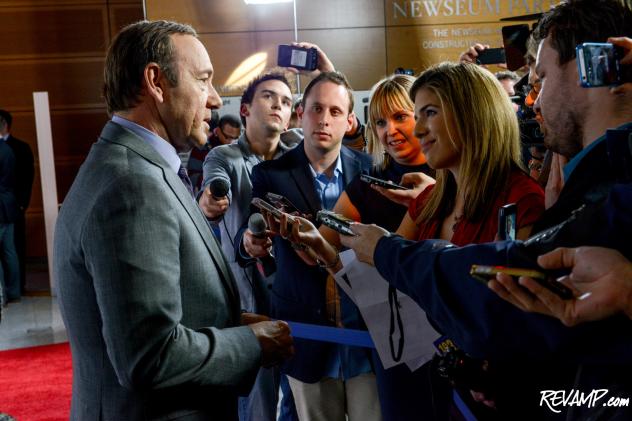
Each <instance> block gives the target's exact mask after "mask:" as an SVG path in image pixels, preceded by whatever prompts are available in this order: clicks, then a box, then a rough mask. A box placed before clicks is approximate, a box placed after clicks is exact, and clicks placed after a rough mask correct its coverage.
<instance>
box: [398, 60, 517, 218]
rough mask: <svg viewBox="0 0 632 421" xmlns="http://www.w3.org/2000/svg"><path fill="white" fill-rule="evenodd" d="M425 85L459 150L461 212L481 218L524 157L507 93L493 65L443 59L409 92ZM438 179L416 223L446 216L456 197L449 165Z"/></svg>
mask: <svg viewBox="0 0 632 421" xmlns="http://www.w3.org/2000/svg"><path fill="white" fill-rule="evenodd" d="M419 89H427V90H429V91H430V92H432V93H433V94H434V95H435V96H436V97H437V98H438V99H439V101H440V103H441V104H440V105H441V109H442V111H443V114H444V115H445V118H446V126H447V127H448V133H449V135H450V140H451V141H452V143H453V145H454V146H455V148H456V150H457V151H458V152H459V154H460V156H461V159H460V164H459V177H460V188H461V189H462V194H463V196H464V199H465V200H464V209H463V217H464V218H465V219H467V220H470V221H477V220H480V219H481V218H482V217H483V216H484V215H485V212H486V211H487V210H488V209H489V201H490V199H492V198H494V197H496V196H497V195H498V194H499V193H500V192H501V191H502V190H503V189H504V188H505V186H506V183H507V180H508V179H509V175H510V173H511V171H512V170H513V169H514V168H521V169H523V165H522V163H521V160H520V129H519V126H518V119H517V117H516V113H515V112H514V110H513V108H512V106H511V101H510V100H509V97H508V96H507V93H506V92H505V90H504V89H503V88H502V86H501V85H500V83H499V82H498V80H496V78H495V77H494V75H493V74H491V73H490V72H489V71H487V70H485V69H482V68H480V67H479V66H477V65H474V64H471V63H448V62H446V63H441V64H438V65H435V66H433V67H431V68H429V69H428V70H426V71H424V72H423V73H422V74H421V75H420V76H419V77H418V78H417V80H415V82H414V83H413V86H412V88H411V90H410V98H411V99H412V100H414V98H415V95H416V93H417V91H419ZM436 180H437V183H436V184H435V186H434V189H433V190H432V192H431V194H430V196H429V197H428V200H427V202H426V204H425V205H424V207H423V208H422V210H421V213H420V215H419V217H418V218H417V221H416V223H417V224H421V223H426V222H428V221H430V220H432V219H439V218H443V217H446V216H447V215H449V214H450V212H452V210H453V208H454V204H455V201H456V194H457V191H456V189H457V184H456V180H455V179H454V176H453V175H452V173H451V172H450V171H449V170H447V169H437V176H436Z"/></svg>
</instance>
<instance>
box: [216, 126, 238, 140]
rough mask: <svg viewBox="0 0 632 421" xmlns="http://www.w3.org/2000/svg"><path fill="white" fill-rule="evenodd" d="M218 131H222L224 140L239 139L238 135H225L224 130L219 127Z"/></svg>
mask: <svg viewBox="0 0 632 421" xmlns="http://www.w3.org/2000/svg"><path fill="white" fill-rule="evenodd" d="M219 131H220V132H222V136H224V138H226V140H230V141H231V142H232V141H233V140H237V139H239V135H238V136H230V135H227V134H226V132H225V131H224V130H222V129H221V128H220V129H219Z"/></svg>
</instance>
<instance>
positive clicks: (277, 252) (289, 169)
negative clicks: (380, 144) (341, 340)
mask: <svg viewBox="0 0 632 421" xmlns="http://www.w3.org/2000/svg"><path fill="white" fill-rule="evenodd" d="M304 147H305V146H304V143H301V144H299V145H298V146H297V147H296V148H294V149H292V150H291V151H289V152H287V153H286V154H285V155H283V156H282V157H280V158H278V159H275V160H272V161H265V162H262V163H261V164H259V165H257V166H255V167H254V168H253V171H252V196H253V197H259V198H265V194H266V192H272V193H276V194H280V195H283V196H285V197H286V198H288V199H289V200H290V202H292V203H293V204H294V206H296V207H297V208H298V209H299V210H300V211H302V212H304V213H305V214H311V215H312V216H313V217H315V216H316V213H317V212H318V211H319V210H321V209H322V204H321V202H320V198H319V197H318V194H317V193H316V189H315V187H314V177H313V175H312V173H311V171H310V168H309V161H308V159H307V155H306V154H305V149H304ZM340 156H341V160H342V168H343V179H344V185H345V186H346V185H347V184H349V182H350V181H351V180H352V179H353V178H354V177H355V176H356V175H357V174H359V173H361V172H368V171H369V170H370V168H371V158H370V157H369V156H368V155H366V154H363V153H360V152H357V151H354V150H352V149H349V148H347V147H344V146H343V147H342V149H341V150H340ZM253 212H258V210H256V209H253ZM242 232H243V231H242ZM237 240H239V241H235V243H236V244H241V235H238V237H237ZM273 243H274V256H275V259H276V264H277V273H276V278H275V280H274V284H273V286H272V297H271V314H270V315H271V316H272V317H273V318H278V319H282V320H290V321H296V322H303V323H314V324H319V325H332V322H331V321H330V320H328V318H327V312H326V308H325V307H326V303H325V301H326V300H325V281H326V279H327V272H326V271H325V270H324V269H321V268H319V267H318V266H308V265H307V264H305V262H303V260H302V259H301V258H300V257H299V256H298V255H297V254H296V252H295V250H294V249H293V248H292V247H291V245H290V242H289V241H287V240H284V239H282V238H281V237H280V236H276V237H274V239H273ZM340 295H341V300H342V299H347V300H349V298H348V297H346V295H344V292H341V294H340ZM355 311H356V312H357V309H355ZM343 316H344V315H343ZM357 323H360V324H363V323H362V322H361V319H359V320H357V319H356V325H345V327H350V328H358V327H360V326H358V325H357ZM294 347H295V349H296V354H295V355H294V357H292V358H291V359H289V360H288V361H287V362H286V363H285V364H284V365H282V371H283V372H284V373H285V374H287V375H289V376H291V377H294V378H296V379H298V380H300V381H303V382H306V383H314V382H317V381H320V380H321V379H322V378H323V376H324V375H325V373H326V370H327V367H326V364H327V361H328V359H329V356H330V355H331V354H332V353H334V352H337V346H336V345H333V344H330V343H326V342H317V341H310V340H303V339H295V340H294ZM348 352H349V354H354V353H355V354H360V355H361V356H362V357H365V355H364V353H365V352H366V351H365V350H364V349H362V348H353V347H349V350H348Z"/></svg>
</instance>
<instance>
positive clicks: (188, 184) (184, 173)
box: [178, 165, 195, 198]
mask: <svg viewBox="0 0 632 421" xmlns="http://www.w3.org/2000/svg"><path fill="white" fill-rule="evenodd" d="M178 177H180V180H182V182H183V183H184V186H185V187H186V188H187V190H188V191H189V194H191V197H193V198H195V196H194V195H193V184H191V179H190V178H189V175H188V174H187V170H186V168H184V167H183V166H182V165H180V169H179V170H178Z"/></svg>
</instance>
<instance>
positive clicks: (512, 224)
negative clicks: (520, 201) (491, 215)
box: [498, 203, 516, 241]
mask: <svg viewBox="0 0 632 421" xmlns="http://www.w3.org/2000/svg"><path fill="white" fill-rule="evenodd" d="M498 239H499V240H500V241H503V240H511V241H513V240H515V239H516V204H515V203H510V204H508V205H505V206H503V207H502V208H500V209H498Z"/></svg>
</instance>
